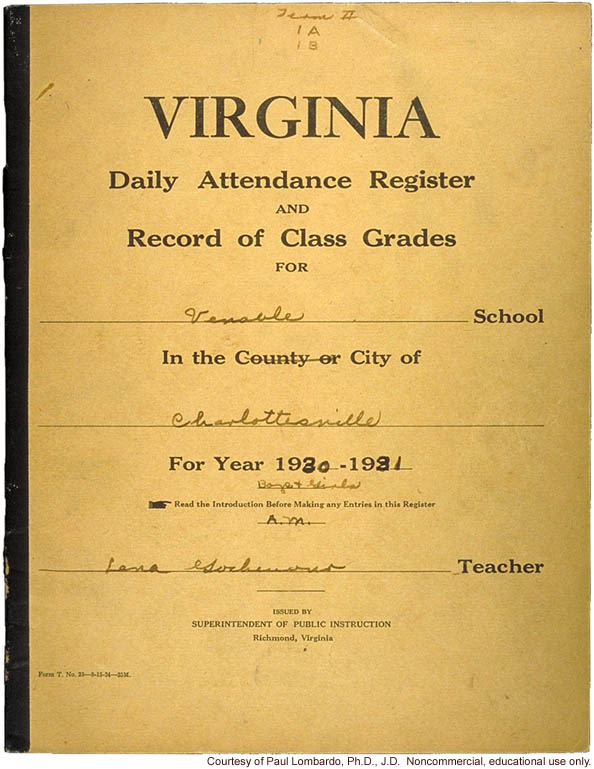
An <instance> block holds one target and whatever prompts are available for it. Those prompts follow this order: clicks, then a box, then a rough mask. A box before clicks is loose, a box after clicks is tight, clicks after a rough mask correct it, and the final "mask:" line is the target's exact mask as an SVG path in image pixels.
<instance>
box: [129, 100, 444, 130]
mask: <svg viewBox="0 0 594 769" xmlns="http://www.w3.org/2000/svg"><path fill="white" fill-rule="evenodd" d="M144 98H145V99H147V100H148V101H149V102H150V105H151V107H152V109H153V113H154V116H155V117H156V119H157V122H158V125H159V128H160V129H161V132H162V133H163V137H164V138H165V139H168V138H169V136H170V134H171V131H172V130H173V128H174V125H175V124H177V123H178V122H179V121H178V118H179V117H180V115H183V116H184V120H186V121H188V120H189V125H190V130H191V131H192V132H191V133H190V134H189V137H190V138H192V139H194V138H229V137H230V136H232V135H238V136H240V137H242V138H253V137H254V136H255V135H256V134H255V133H254V131H256V130H257V132H259V133H261V134H264V135H265V136H269V137H270V138H272V139H289V138H291V137H294V136H297V135H299V136H302V137H303V138H305V139H322V138H323V139H330V138H332V139H334V138H339V137H340V136H342V133H340V132H336V131H335V122H336V123H338V130H340V128H344V127H345V126H348V127H349V129H348V130H349V132H350V131H351V130H352V131H354V132H355V133H356V134H358V135H359V136H360V137H361V138H362V139H366V138H374V139H409V138H411V135H414V136H416V137H418V138H421V139H439V138H440V137H439V135H438V134H436V133H435V131H434V130H433V128H432V126H431V123H430V122H429V118H428V117H427V113H426V111H425V109H424V107H423V105H422V103H421V100H420V99H419V97H418V96H415V97H414V98H413V99H412V100H411V101H410V102H407V104H406V106H405V107H404V108H401V107H396V106H395V105H394V104H393V99H392V97H391V96H356V97H355V101H357V102H359V104H358V105H357V106H356V107H347V106H346V104H345V103H344V102H343V101H342V100H341V99H339V98H338V97H337V96H301V97H297V96H269V97H268V98H266V99H264V101H262V102H261V103H260V104H258V106H257V107H256V108H255V109H251V110H249V111H248V108H247V105H246V102H245V101H244V100H243V99H242V98H240V97H239V96H171V97H164V96H145V97H144ZM164 100H166V101H165V102H164ZM192 103H193V104H192ZM295 113H296V114H297V115H298V117H295V116H294V115H295ZM356 113H357V114H356ZM287 115H289V116H288V117H287ZM301 124H302V127H301V129H300V128H299V126H300V125H301ZM409 124H413V125H412V127H411V128H410V129H409ZM415 124H417V125H415ZM185 125H186V127H187V125H188V122H186V123H185ZM227 129H229V131H233V133H227ZM176 130H177V128H176ZM300 130H301V131H302V133H299V131H300ZM394 130H397V132H396V133H393V131H394ZM372 131H373V133H372ZM409 131H410V132H411V133H410V134H409Z"/></svg>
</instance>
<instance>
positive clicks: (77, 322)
mask: <svg viewBox="0 0 594 769" xmlns="http://www.w3.org/2000/svg"><path fill="white" fill-rule="evenodd" d="M39 322H40V323H43V324H46V325H52V324H53V325H68V324H72V325H85V324H93V323H104V324H110V323H122V324H142V323H152V324H160V323H180V324H183V325H185V326H264V325H267V326H282V325H285V326H291V327H294V326H298V325H305V324H306V323H348V324H349V325H351V326H352V325H354V324H358V323H372V324H373V323H470V321H469V320H432V319H431V320H429V319H427V320H425V319H422V320H410V319H406V320H298V321H280V322H279V321H271V320H261V321H256V322H254V321H246V322H243V323H242V322H241V321H228V322H227V323H224V322H222V321H218V322H209V321H202V322H192V321H191V320H40V321H39Z"/></svg>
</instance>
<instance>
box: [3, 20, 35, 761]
mask: <svg viewBox="0 0 594 769" xmlns="http://www.w3.org/2000/svg"><path fill="white" fill-rule="evenodd" d="M4 101H5V106H6V167H5V169H4V252H3V254H4V280H5V284H6V322H5V329H6V351H5V355H6V467H5V484H6V490H5V494H6V533H5V539H4V569H5V581H6V586H7V597H6V656H5V682H6V683H5V707H4V744H5V749H6V750H8V751H15V752H16V751H18V752H24V751H28V750H29V747H30V723H29V484H28V358H29V355H28V353H29V349H28V347H29V345H28V342H29V333H28V326H29V8H28V6H24V5H21V6H11V7H8V8H5V10H4Z"/></svg>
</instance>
